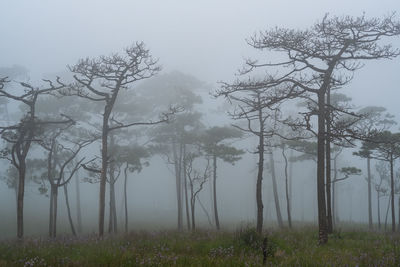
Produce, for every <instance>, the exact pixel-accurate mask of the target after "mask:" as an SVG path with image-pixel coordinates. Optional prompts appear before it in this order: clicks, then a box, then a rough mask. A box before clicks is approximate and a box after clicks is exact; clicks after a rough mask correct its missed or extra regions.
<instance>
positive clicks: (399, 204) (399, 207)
mask: <svg viewBox="0 0 400 267" xmlns="http://www.w3.org/2000/svg"><path fill="white" fill-rule="evenodd" d="M397 208H398V209H399V218H400V196H399V200H398V207H397ZM397 231H399V232H400V220H399V223H398V226H397Z"/></svg>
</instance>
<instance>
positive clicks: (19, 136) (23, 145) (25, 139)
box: [0, 79, 71, 239]
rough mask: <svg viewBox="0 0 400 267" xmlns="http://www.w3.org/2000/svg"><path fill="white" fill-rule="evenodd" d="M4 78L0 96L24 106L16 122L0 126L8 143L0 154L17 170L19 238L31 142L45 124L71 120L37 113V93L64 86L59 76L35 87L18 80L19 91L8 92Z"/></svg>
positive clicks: (35, 138) (51, 91) (57, 123)
mask: <svg viewBox="0 0 400 267" xmlns="http://www.w3.org/2000/svg"><path fill="white" fill-rule="evenodd" d="M4 82H7V80H6V79H3V82H2V84H3V86H1V88H0V97H3V98H7V99H9V100H11V101H16V102H17V103H21V104H22V105H23V106H24V109H25V110H26V112H25V114H23V115H22V118H21V119H20V121H19V122H18V123H15V124H13V125H8V126H0V134H1V136H2V138H3V139H4V140H5V141H6V142H8V143H9V144H10V146H8V147H6V148H4V149H3V150H2V155H3V157H4V158H6V159H8V160H9V161H10V162H11V164H12V165H13V166H14V167H15V168H16V169H17V170H18V196H17V199H18V201H17V237H18V238H19V239H22V238H23V235H24V229H23V227H24V221H23V209H24V192H25V177H26V161H27V156H28V153H29V151H30V149H31V145H32V143H33V142H35V141H38V140H40V139H39V136H40V135H41V134H43V131H44V128H45V126H49V125H51V126H57V125H64V124H68V123H71V119H70V118H67V117H65V116H63V115H61V116H59V117H58V118H57V119H56V120H42V119H40V118H38V117H37V115H36V108H37V100H38V99H39V98H40V97H43V96H44V95H49V94H52V93H56V92H57V91H59V90H60V89H62V88H64V87H65V85H64V84H63V83H62V82H61V81H60V80H59V79H57V81H56V82H53V81H50V80H45V81H44V82H45V84H46V85H44V86H43V87H35V86H33V85H31V84H28V83H25V82H20V83H19V85H20V86H21V88H20V89H22V90H20V92H19V94H18V91H17V92H13V93H10V92H8V91H7V90H5V89H6V88H4ZM21 91H22V92H21Z"/></svg>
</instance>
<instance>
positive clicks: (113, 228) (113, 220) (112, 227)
mask: <svg viewBox="0 0 400 267" xmlns="http://www.w3.org/2000/svg"><path fill="white" fill-rule="evenodd" d="M113 173H114V170H113V169H112V174H111V173H110V222H109V227H108V232H109V233H114V234H116V233H117V213H116V209H117V208H116V205H115V179H114V174H113Z"/></svg>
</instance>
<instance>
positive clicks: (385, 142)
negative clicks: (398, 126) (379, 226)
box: [370, 131, 400, 232]
mask: <svg viewBox="0 0 400 267" xmlns="http://www.w3.org/2000/svg"><path fill="white" fill-rule="evenodd" d="M370 146H373V150H374V152H373V155H372V156H371V158H375V159H378V160H384V161H387V162H388V163H389V166H390V201H391V211H392V232H395V231H396V218H395V209H394V194H395V181H394V162H395V160H396V159H397V158H399V157H400V133H392V132H390V131H383V132H380V133H378V134H376V136H375V137H374V139H373V142H371V143H370Z"/></svg>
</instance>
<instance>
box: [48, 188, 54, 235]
mask: <svg viewBox="0 0 400 267" xmlns="http://www.w3.org/2000/svg"><path fill="white" fill-rule="evenodd" d="M53 219H54V185H52V184H50V210H49V237H53V223H54V222H53Z"/></svg>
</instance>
